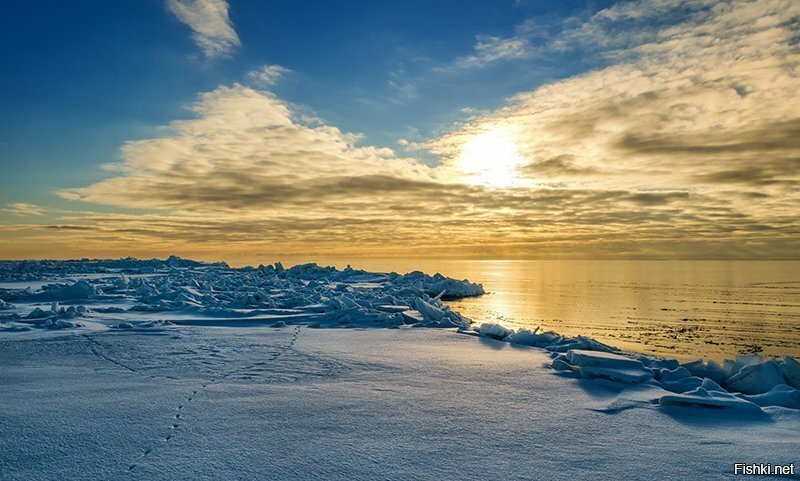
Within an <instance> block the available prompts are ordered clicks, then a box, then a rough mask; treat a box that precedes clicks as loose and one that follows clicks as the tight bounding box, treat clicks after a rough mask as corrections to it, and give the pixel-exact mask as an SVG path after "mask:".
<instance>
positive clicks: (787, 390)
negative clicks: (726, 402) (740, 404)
mask: <svg viewBox="0 0 800 481" xmlns="http://www.w3.org/2000/svg"><path fill="white" fill-rule="evenodd" d="M738 397H740V398H742V399H746V400H748V401H750V402H752V403H755V404H758V405H759V406H782V407H786V408H791V409H800V390H797V389H794V388H792V387H791V386H787V385H786V384H778V385H777V386H775V387H773V388H772V389H770V390H769V391H767V392H765V393H763V394H754V395H752V396H748V395H746V394H739V395H738Z"/></svg>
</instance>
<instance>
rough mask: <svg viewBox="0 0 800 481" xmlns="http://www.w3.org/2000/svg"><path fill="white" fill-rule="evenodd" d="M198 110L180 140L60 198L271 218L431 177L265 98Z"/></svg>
mask: <svg viewBox="0 0 800 481" xmlns="http://www.w3.org/2000/svg"><path fill="white" fill-rule="evenodd" d="M191 110H192V111H193V112H194V113H195V114H196V118H194V119H191V120H182V121H176V122H173V123H172V124H171V126H170V128H171V130H172V132H173V135H170V136H167V137H162V138H157V139H149V140H142V141H134V142H129V143H127V144H126V145H125V146H124V147H123V149H122V152H123V157H124V161H123V163H122V165H121V166H120V167H119V170H121V171H122V172H123V175H121V176H118V177H114V178H111V179H108V180H106V181H102V182H99V183H96V184H94V185H92V186H89V187H86V188H81V189H71V190H68V191H65V192H63V193H62V196H64V197H65V198H68V199H75V198H78V199H80V200H84V201H90V202H96V203H104V204H114V205H120V206H134V207H142V208H164V209H178V210H182V211H225V210H232V209H241V208H243V207H251V208H253V207H258V208H264V209H268V208H270V207H273V206H276V205H282V204H284V203H286V202H289V201H292V200H294V199H297V198H299V197H304V198H314V197H316V198H323V197H325V196H327V195H329V193H330V192H331V191H333V192H335V191H337V189H339V188H341V187H340V185H341V183H342V180H341V179H356V180H357V179H361V178H364V179H368V178H375V177H374V176H382V175H383V176H392V177H393V178H397V179H403V180H414V179H428V178H430V173H429V169H428V168H427V167H425V166H423V165H421V164H418V163H417V162H415V161H413V160H411V159H403V158H399V157H397V156H395V154H394V152H393V151H392V150H391V149H387V148H376V147H372V146H364V147H361V146H358V145H357V144H358V140H359V136H358V135H355V134H351V133H347V132H342V131H340V130H339V129H337V128H336V127H332V126H329V125H319V126H309V125H306V124H303V123H301V122H300V121H299V120H297V119H296V118H295V116H294V112H293V111H292V110H291V109H290V107H289V106H288V104H286V103H285V102H283V101H281V100H280V99H278V98H276V97H275V96H274V95H272V94H270V93H268V92H265V91H259V90H255V89H253V88H250V87H246V86H243V85H239V84H236V85H234V86H232V87H224V86H223V87H219V88H217V89H216V90H214V91H211V92H208V93H205V94H203V95H202V96H201V97H200V100H199V102H197V103H196V104H194V105H193V106H192V107H191ZM370 176H373V177H370ZM350 182H351V184H350V188H353V189H357V187H358V186H357V185H356V184H352V182H355V181H350Z"/></svg>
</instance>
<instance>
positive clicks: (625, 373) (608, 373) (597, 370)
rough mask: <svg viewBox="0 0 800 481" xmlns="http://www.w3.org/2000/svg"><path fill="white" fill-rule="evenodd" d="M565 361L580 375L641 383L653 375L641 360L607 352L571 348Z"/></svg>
mask: <svg viewBox="0 0 800 481" xmlns="http://www.w3.org/2000/svg"><path fill="white" fill-rule="evenodd" d="M566 359H567V362H568V363H569V364H570V365H571V366H572V369H573V370H574V371H577V372H580V373H581V375H582V376H584V377H589V378H594V377H600V378H605V379H610V380H612V381H617V382H624V383H642V382H645V381H648V380H649V379H651V378H652V377H653V373H652V371H650V369H648V368H646V367H645V365H644V364H642V362H641V361H639V360H637V359H631V358H630V357H626V356H621V355H619V354H613V353H609V352H601V351H586V350H581V349H573V350H570V351H568V352H567V356H566Z"/></svg>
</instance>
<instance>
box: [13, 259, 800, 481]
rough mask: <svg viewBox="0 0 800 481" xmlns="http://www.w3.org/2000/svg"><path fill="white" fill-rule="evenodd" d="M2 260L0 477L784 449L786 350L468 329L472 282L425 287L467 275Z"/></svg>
mask: <svg viewBox="0 0 800 481" xmlns="http://www.w3.org/2000/svg"><path fill="white" fill-rule="evenodd" d="M384 270H386V269H384ZM388 270H403V269H388ZM435 270H442V269H435ZM451 274H452V273H451ZM452 275H455V276H457V277H461V276H459V275H458V274H452ZM0 277H2V279H3V280H4V282H7V283H10V284H6V286H5V287H3V286H0V298H1V299H2V302H0V480H2V481H5V480H26V481H27V480H53V479H59V480H116V479H131V480H134V479H141V480H152V479H159V480H160V479H164V480H183V479H192V480H206V479H207V480H217V479H226V480H227V479H232V480H240V479H241V480H252V479H269V480H302V479H319V480H339V479H341V480H373V479H387V480H388V479H392V480H393V479H397V480H401V479H402V480H428V479H430V480H434V479H435V480H450V479H453V480H464V479H474V480H484V479H553V480H558V479H564V480H573V479H592V478H600V479H632V480H639V479H641V480H648V481H650V480H655V479H686V480H717V479H719V480H723V479H731V478H732V477H733V473H734V464H735V463H747V464H761V463H766V464H770V465H781V466H788V465H791V464H793V463H794V464H797V462H798V453H800V439H799V438H798V436H797V433H798V432H799V431H800V362H798V361H797V360H796V359H793V358H789V357H787V358H784V359H780V360H778V359H772V360H767V359H763V358H761V357H758V356H739V357H737V358H736V359H735V360H730V361H727V362H723V363H716V362H713V361H709V362H702V361H693V362H686V363H682V364H680V363H679V362H678V361H676V360H674V359H661V358H657V357H654V356H647V355H642V354H637V353H633V352H624V351H619V350H616V349H614V348H613V347H610V346H608V345H605V344H602V343H600V342H598V341H596V340H593V339H591V338H589V337H585V336H575V337H569V336H561V335H558V334H557V333H554V332H543V331H531V330H525V329H516V330H510V329H508V328H507V327H505V326H503V325H501V324H493V323H481V322H480V321H479V322H478V323H473V324H470V322H469V319H466V318H464V317H463V316H462V315H461V314H459V313H458V312H456V311H455V310H453V309H454V308H455V307H456V306H458V305H460V304H463V303H466V302H467V301H466V300H465V299H473V300H475V299H480V297H467V298H465V299H462V300H461V301H447V302H448V303H449V305H448V304H447V303H445V302H443V299H444V298H453V297H459V296H476V295H478V294H480V293H481V292H483V288H482V287H481V286H479V285H477V284H474V283H471V282H468V281H461V280H457V279H449V278H444V277H442V276H438V275H436V276H428V275H424V274H421V273H413V274H410V275H404V276H400V275H394V274H389V275H387V274H381V273H370V272H363V271H354V270H351V269H345V270H340V271H337V270H334V269H328V268H321V267H318V266H316V265H305V266H297V267H295V268H292V269H284V267H283V266H282V265H272V266H260V267H258V268H257V269H252V268H251V269H230V268H228V266H225V265H222V264H214V265H209V264H200V263H195V262H192V261H186V260H183V259H179V258H170V259H168V260H166V261H158V260H152V261H139V260H134V259H122V260H119V261H96V262H95V261H92V262H84V261H79V262H72V263H61V262H45V263H35V262H33V263H13V262H2V261H0ZM496 295H499V293H498V294H496ZM796 477H797V476H796V475H795V476H794V478H796ZM750 479H769V478H766V477H760V478H759V477H755V478H750Z"/></svg>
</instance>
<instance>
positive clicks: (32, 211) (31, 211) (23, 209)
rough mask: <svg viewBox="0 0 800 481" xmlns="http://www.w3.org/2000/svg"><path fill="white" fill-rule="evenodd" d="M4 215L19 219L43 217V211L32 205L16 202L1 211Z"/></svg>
mask: <svg viewBox="0 0 800 481" xmlns="http://www.w3.org/2000/svg"><path fill="white" fill-rule="evenodd" d="M2 211H3V212H5V213H6V214H11V215H14V216H19V217H30V216H40V215H44V212H45V209H44V208H43V207H39V206H38V205H34V204H25V203H22V202H18V203H16V204H11V205H9V206H8V207H7V208H5V209H2Z"/></svg>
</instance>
